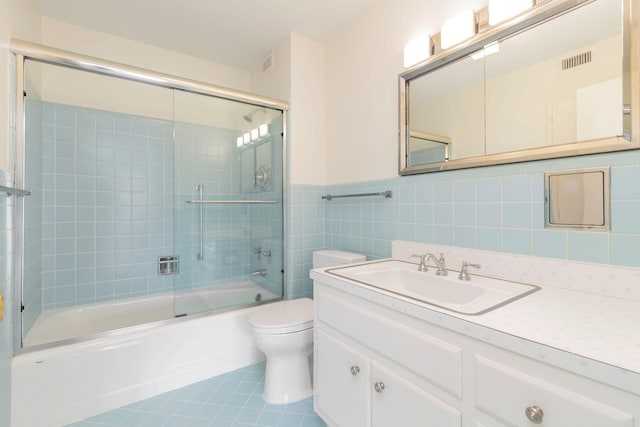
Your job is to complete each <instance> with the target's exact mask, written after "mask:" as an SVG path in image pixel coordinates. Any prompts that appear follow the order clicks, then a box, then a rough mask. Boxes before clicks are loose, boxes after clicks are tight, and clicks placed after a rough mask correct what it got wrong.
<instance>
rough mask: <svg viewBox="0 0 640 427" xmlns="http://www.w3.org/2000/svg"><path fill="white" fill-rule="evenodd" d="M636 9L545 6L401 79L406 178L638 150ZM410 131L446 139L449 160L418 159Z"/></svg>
mask: <svg viewBox="0 0 640 427" xmlns="http://www.w3.org/2000/svg"><path fill="white" fill-rule="evenodd" d="M636 7H637V4H636V3H635V2H631V1H629V0H623V1H620V0H594V1H581V2H579V4H578V5H577V6H576V2H575V1H568V0H567V1H565V0H558V1H553V0H552V1H549V2H543V3H541V4H540V5H538V6H535V7H534V9H532V10H531V11H530V12H528V13H525V14H524V15H522V16H521V17H520V18H518V19H515V20H513V21H512V22H510V23H509V24H508V25H507V24H503V25H498V26H496V27H495V28H491V27H489V28H487V29H484V30H483V31H484V32H483V33H481V34H479V35H477V36H475V37H474V38H473V39H471V40H470V41H469V42H465V43H462V44H461V45H460V46H459V47H455V48H453V49H450V50H449V51H445V52H441V53H439V54H436V55H435V56H433V57H431V58H430V59H428V60H426V61H425V62H423V63H422V64H418V65H417V66H415V67H413V68H411V69H409V70H407V71H406V72H405V73H403V74H401V75H400V126H401V129H400V135H401V137H400V144H401V145H400V174H402V175H406V174H414V173H423V172H433V171H438V170H448V169H457V168H465V167H476V166H486V165H491V164H504V163H513V162H519V161H528V160H536V159H545V158H555V157H564V156H574V155H580V154H590V153H601V152H607V151H615V150H627V149H637V148H639V147H640V146H639V145H638V135H637V134H636V133H635V132H634V134H633V135H632V132H631V123H635V119H634V117H635V115H636V114H637V110H638V104H639V102H638V95H637V93H635V92H634V91H633V90H632V84H633V87H635V88H637V82H636V81H635V80H633V81H632V80H631V78H630V76H631V75H632V74H633V73H635V72H637V53H636V50H637V44H638V41H637V40H635V38H634V37H630V36H629V34H630V32H631V31H632V29H631V28H632V26H633V23H634V22H636V21H637V18H635V16H637V11H636V10H635V8H636ZM550 17H551V18H550ZM632 17H633V20H632V19H631V18H632ZM634 34H635V33H634ZM436 39H437V38H436ZM631 55H633V56H631ZM632 67H633V68H632ZM623 112H624V114H627V115H626V116H625V115H624V114H623ZM633 126H635V125H633ZM409 129H411V132H413V131H420V132H424V133H429V134H436V135H443V136H446V137H447V138H449V140H450V141H451V142H452V144H451V147H450V153H449V155H450V158H449V161H442V160H440V159H434V158H432V157H426V156H425V157H424V159H422V158H420V157H418V156H414V155H413V151H415V150H414V149H413V145H414V142H412V138H410V135H409V133H410V132H409Z"/></svg>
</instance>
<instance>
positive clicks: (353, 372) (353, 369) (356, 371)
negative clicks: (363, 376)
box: [351, 365, 360, 376]
mask: <svg viewBox="0 0 640 427" xmlns="http://www.w3.org/2000/svg"><path fill="white" fill-rule="evenodd" d="M359 373H360V367H359V366H357V365H354V366H352V367H351V375H354V376H355V375H358V374H359Z"/></svg>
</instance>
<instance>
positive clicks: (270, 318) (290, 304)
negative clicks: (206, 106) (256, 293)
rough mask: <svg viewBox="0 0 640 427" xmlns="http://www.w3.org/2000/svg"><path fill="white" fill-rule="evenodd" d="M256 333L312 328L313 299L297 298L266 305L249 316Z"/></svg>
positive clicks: (277, 332)
mask: <svg viewBox="0 0 640 427" xmlns="http://www.w3.org/2000/svg"><path fill="white" fill-rule="evenodd" d="M249 324H250V325H251V327H252V328H253V330H254V331H255V332H256V333H258V334H290V333H293V332H300V331H304V330H307V329H311V328H313V301H312V300H310V299H309V298H299V299H295V300H291V301H280V302H277V303H274V304H271V306H267V307H265V308H263V309H261V310H259V311H258V312H257V313H255V314H254V315H252V316H251V317H250V318H249Z"/></svg>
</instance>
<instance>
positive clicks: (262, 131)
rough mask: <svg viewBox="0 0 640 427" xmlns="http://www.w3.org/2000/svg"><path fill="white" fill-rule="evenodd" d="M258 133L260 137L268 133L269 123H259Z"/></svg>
mask: <svg viewBox="0 0 640 427" xmlns="http://www.w3.org/2000/svg"><path fill="white" fill-rule="evenodd" d="M258 133H259V135H260V138H262V137H263V136H267V135H269V125H268V124H266V123H265V124H263V125H260V127H259V128H258Z"/></svg>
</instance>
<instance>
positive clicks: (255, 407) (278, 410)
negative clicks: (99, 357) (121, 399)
mask: <svg viewBox="0 0 640 427" xmlns="http://www.w3.org/2000/svg"><path fill="white" fill-rule="evenodd" d="M263 389H264V363H259V364H257V365H252V366H247V367H246V368H242V369H238V370H237V371H233V372H230V373H227V374H223V375H219V376H217V377H214V378H210V379H208V380H205V381H201V382H199V383H196V384H192V385H189V386H186V387H183V388H181V389H178V390H174V391H171V392H168V393H164V394H162V395H159V396H156V397H152V398H150V399H146V400H142V401H140V402H136V403H132V404H130V405H126V406H123V407H121V408H118V409H114V410H112V411H109V412H105V413H103V414H99V415H96V416H94V417H92V418H88V419H86V420H83V421H80V422H78V423H75V424H72V425H71V426H73V427H116V426H126V427H147V426H149V427H159V426H163V427H181V426H190V427H204V426H209V427H243V426H244V427H259V426H262V427H325V426H326V424H325V423H324V422H323V421H322V420H321V419H320V418H319V417H318V416H317V415H316V414H315V412H314V411H313V399H312V398H308V399H305V400H302V401H299V402H293V403H289V404H287V405H271V404H268V403H266V402H265V401H264V399H263V398H262V392H263Z"/></svg>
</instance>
